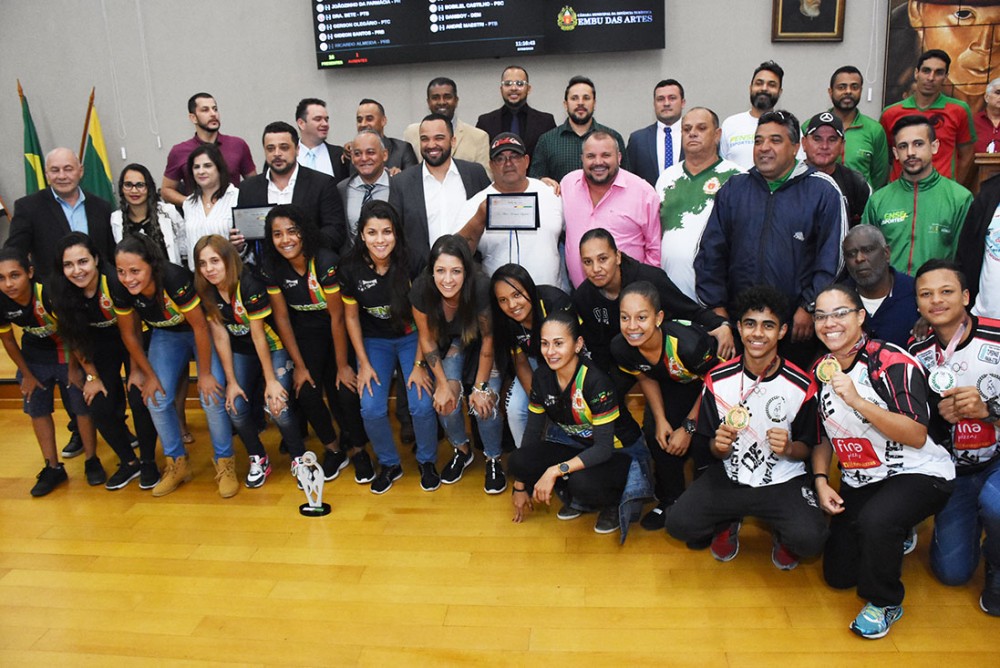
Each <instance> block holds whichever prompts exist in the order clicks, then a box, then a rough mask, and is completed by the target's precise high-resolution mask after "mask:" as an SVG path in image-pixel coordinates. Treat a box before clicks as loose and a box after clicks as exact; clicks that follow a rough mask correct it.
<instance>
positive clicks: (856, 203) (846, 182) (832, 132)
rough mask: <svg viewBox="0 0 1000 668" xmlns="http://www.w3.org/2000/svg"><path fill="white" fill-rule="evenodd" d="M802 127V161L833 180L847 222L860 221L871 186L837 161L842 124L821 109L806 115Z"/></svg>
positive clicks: (840, 150) (854, 223) (852, 224)
mask: <svg viewBox="0 0 1000 668" xmlns="http://www.w3.org/2000/svg"><path fill="white" fill-rule="evenodd" d="M804 127H805V128H806V129H805V130H803V137H802V147H803V148H804V149H805V152H806V163H808V164H809V165H810V166H812V167H815V168H816V169H817V170H819V171H821V172H823V173H824V174H827V175H828V176H829V177H830V178H832V179H833V180H834V181H835V182H836V183H837V187H838V188H840V192H841V194H842V195H843V196H844V203H845V204H846V206H847V223H848V226H849V227H854V226H855V225H857V224H858V223H859V222H861V214H862V213H864V211H865V204H867V203H868V198H869V197H870V196H871V194H872V189H871V187H869V185H868V182H867V181H865V177H863V176H861V174H860V172H856V171H854V170H853V169H851V168H850V167H845V166H844V165H842V164H840V162H839V160H840V158H841V157H842V156H843V155H844V126H843V125H841V123H840V119H839V118H837V117H836V116H834V115H833V114H832V113H831V112H829V111H823V112H820V113H818V114H816V115H815V116H813V117H812V118H811V119H809V122H808V123H806V124H805V126H804Z"/></svg>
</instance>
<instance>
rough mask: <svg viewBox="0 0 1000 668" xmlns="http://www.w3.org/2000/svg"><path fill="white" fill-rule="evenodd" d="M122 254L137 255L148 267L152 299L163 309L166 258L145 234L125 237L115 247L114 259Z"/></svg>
mask: <svg viewBox="0 0 1000 668" xmlns="http://www.w3.org/2000/svg"><path fill="white" fill-rule="evenodd" d="M122 253H131V254H133V255H138V256H139V257H140V258H142V260H143V261H144V262H145V263H146V264H148V265H149V268H150V276H151V278H152V280H153V298H154V299H155V300H156V304H157V305H158V306H159V307H160V308H163V275H164V273H165V272H166V268H167V264H168V263H167V257H166V256H165V255H164V254H163V251H162V250H161V249H160V247H159V246H157V245H156V244H155V243H154V242H153V240H152V239H150V238H149V237H147V236H146V235H145V234H137V235H135V236H133V237H125V238H124V239H122V240H121V241H119V242H118V245H117V246H115V257H117V256H119V255H121V254H122Z"/></svg>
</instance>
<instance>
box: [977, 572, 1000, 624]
mask: <svg viewBox="0 0 1000 668" xmlns="http://www.w3.org/2000/svg"><path fill="white" fill-rule="evenodd" d="M979 608H980V609H981V610H982V611H983V612H985V613H986V614H987V615H992V616H994V617H1000V571H997V570H996V569H993V568H990V564H989V562H987V563H986V584H985V585H984V586H983V593H982V595H980V597H979Z"/></svg>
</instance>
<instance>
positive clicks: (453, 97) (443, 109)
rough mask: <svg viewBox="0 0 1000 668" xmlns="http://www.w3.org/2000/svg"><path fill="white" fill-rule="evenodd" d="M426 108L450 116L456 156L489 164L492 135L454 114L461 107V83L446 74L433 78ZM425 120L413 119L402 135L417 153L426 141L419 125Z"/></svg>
mask: <svg viewBox="0 0 1000 668" xmlns="http://www.w3.org/2000/svg"><path fill="white" fill-rule="evenodd" d="M427 109H428V110H430V113H432V114H440V115H441V116H444V117H445V118H446V119H447V120H448V124H449V125H450V126H451V134H452V136H453V137H454V139H455V142H454V147H453V148H452V150H451V153H452V155H453V156H454V157H455V159H456V160H468V161H469V162H478V163H479V164H480V165H482V166H483V170H484V171H485V170H488V169H489V168H490V138H489V135H487V134H486V133H485V132H483V131H482V130H480V129H479V128H476V127H473V126H471V125H469V124H468V123H465V122H464V121H461V120H459V119H458V118H457V117H456V116H455V111H456V110H457V109H458V85H456V84H455V82H454V81H452V80H451V79H448V78H447V77H438V78H436V79H431V82H430V83H429V84H427ZM421 125H423V123H422V122H421V123H413V124H412V125H410V126H409V127H407V128H406V130H405V131H404V132H403V139H405V140H406V141H408V142H409V143H410V145H411V146H412V147H413V150H414V151H416V153H417V154H420V151H421V146H422V145H423V141H422V140H421V139H420V126H421Z"/></svg>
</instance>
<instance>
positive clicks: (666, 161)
mask: <svg viewBox="0 0 1000 668" xmlns="http://www.w3.org/2000/svg"><path fill="white" fill-rule="evenodd" d="M670 135H671V132H670V128H664V132H663V169H666V168H667V167H669V166H671V165H672V164H674V139H673V137H671V136H670Z"/></svg>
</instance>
